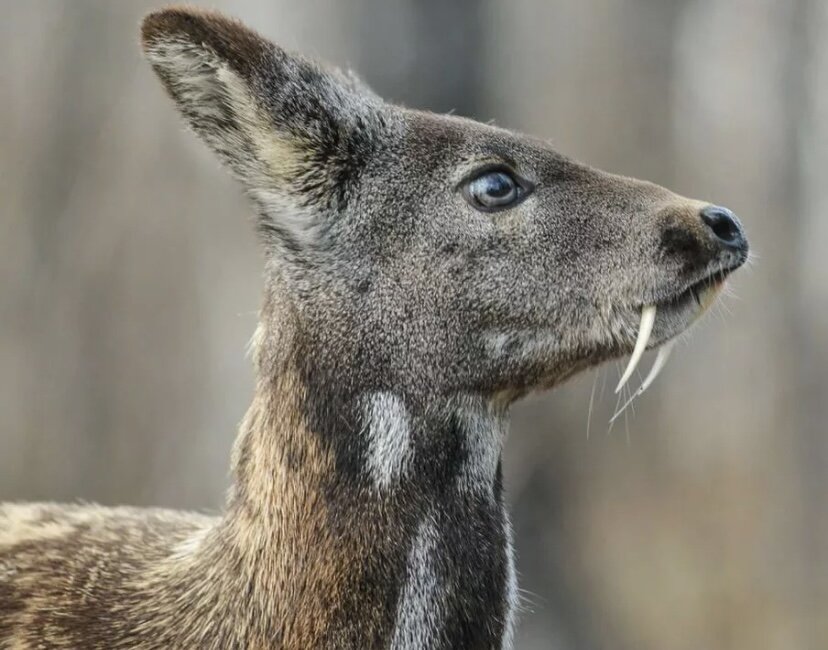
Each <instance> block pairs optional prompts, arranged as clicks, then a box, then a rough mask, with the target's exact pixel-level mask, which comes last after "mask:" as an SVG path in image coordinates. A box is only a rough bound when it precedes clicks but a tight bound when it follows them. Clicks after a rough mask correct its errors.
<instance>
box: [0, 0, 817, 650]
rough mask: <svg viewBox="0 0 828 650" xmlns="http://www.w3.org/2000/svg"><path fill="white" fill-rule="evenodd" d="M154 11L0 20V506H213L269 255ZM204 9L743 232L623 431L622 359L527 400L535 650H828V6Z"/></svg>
mask: <svg viewBox="0 0 828 650" xmlns="http://www.w3.org/2000/svg"><path fill="white" fill-rule="evenodd" d="M158 4H159V3H158V2H143V1H139V2H111V1H107V0H97V1H93V0H71V1H69V0H64V1H62V2H60V1H44V0H27V1H26V2H24V1H23V0H17V1H15V2H13V1H11V0H5V1H4V2H3V3H2V7H3V10H4V11H3V20H2V21H0V61H2V64H0V88H2V91H0V92H1V93H2V101H0V499H4V500H31V499H41V500H46V499H48V500H73V499H84V500H94V501H100V502H103V503H106V504H116V503H130V504H136V505H150V504H153V505H163V506H171V507H183V508H196V509H209V510H216V509H218V508H219V507H220V506H221V504H222V500H223V493H224V490H225V488H226V487H227V484H228V477H227V469H228V463H229V460H228V459H229V450H230V446H231V444H232V440H233V437H234V433H235V428H236V425H237V423H238V421H239V420H240V419H241V417H242V415H243V413H244V411H245V409H246V407H247V404H248V401H249V399H250V397H251V394H252V371H251V366H250V363H249V362H248V361H247V360H246V359H245V357H244V350H245V345H246V343H247V341H248V339H249V337H250V335H251V334H252V332H253V329H254V326H255V322H256V309H257V306H258V297H259V288H260V267H261V256H260V253H259V250H258V248H257V244H256V241H255V237H254V234H253V231H252V228H251V227H250V221H251V220H250V208H249V207H248V206H247V204H246V203H245V201H244V199H243V197H242V195H241V192H240V190H239V188H238V187H237V186H236V185H235V184H234V183H233V182H232V181H231V180H230V179H229V177H228V176H227V174H225V173H224V171H223V170H221V169H220V168H219V166H218V164H217V163H216V162H214V159H213V157H212V156H211V155H210V154H209V153H208V152H207V149H206V148H205V147H204V146H202V145H201V144H200V143H199V142H197V141H196V139H195V138H194V137H193V136H192V135H190V134H188V133H187V132H186V131H185V130H184V128H183V126H182V122H181V121H180V120H179V119H178V117H177V115H176V114H175V112H174V110H173V106H172V103H171V102H170V101H169V100H168V99H167V98H166V96H164V94H163V92H162V90H161V88H160V86H159V84H158V83H157V81H156V79H155V78H154V77H153V75H152V73H151V71H150V69H149V67H148V66H147V65H146V64H145V63H144V62H143V61H142V60H141V58H140V54H139V48H138V45H137V32H138V23H139V20H140V18H141V16H142V15H143V14H144V13H145V12H146V11H147V10H148V9H150V8H152V7H156V6H158ZM197 4H200V3H197ZM211 6H213V7H215V8H219V9H223V10H226V11H228V12H231V13H233V14H235V15H237V16H238V17H240V18H242V19H244V20H245V21H246V22H248V23H250V24H252V25H253V26H255V27H256V28H258V29H259V30H260V31H262V32H263V33H264V34H266V35H268V36H270V37H272V38H273V39H274V40H276V41H277V42H279V43H280V44H282V45H284V46H286V47H288V48H291V49H296V50H301V51H302V52H304V53H306V54H310V55H314V56H318V57H321V58H324V59H327V60H329V61H332V62H336V63H337V64H339V65H343V66H351V67H353V68H354V69H356V70H358V71H359V72H360V74H361V75H362V76H363V78H365V79H366V80H367V81H368V83H369V84H371V85H372V86H373V87H374V88H375V89H376V90H377V91H378V92H379V93H380V94H382V95H384V96H386V97H388V98H390V99H394V100H397V101H399V102H403V103H405V104H407V105H411V106H418V107H423V108H429V109H432V110H436V111H448V110H454V111H455V112H457V113H458V114H461V115H468V116H472V117H475V118H477V119H481V120H494V121H495V122H496V123H497V124H499V125H502V126H506V127H509V128H514V129H518V130H521V131H526V132H531V133H533V134H536V135H539V136H541V137H544V138H548V139H550V140H551V141H552V142H553V143H554V145H555V146H556V148H558V149H559V150H561V151H563V152H565V153H567V154H569V155H571V156H574V157H576V158H578V159H581V160H583V161H585V162H588V163H591V164H593V165H596V166H599V167H603V168H605V169H608V170H611V171H615V172H618V173H623V174H626V175H631V176H640V177H644V178H647V179H650V180H653V181H656V182H658V183H661V184H664V185H667V186H668V187H670V188H671V189H674V190H675V191H677V192H680V193H682V194H686V195H689V196H693V197H698V198H704V199H708V200H711V201H713V202H716V203H721V204H724V205H727V206H729V207H731V208H732V209H733V210H734V211H735V212H736V213H737V214H739V215H740V216H741V217H742V220H743V222H744V224H745V226H746V227H747V230H748V234H749V236H750V240H751V244H752V247H753V250H755V251H756V252H757V254H758V255H757V259H756V261H755V263H754V264H753V266H752V267H751V268H749V269H747V270H746V271H743V272H740V273H738V274H737V275H736V277H735V278H734V279H733V280H732V282H731V283H730V284H731V286H732V291H733V293H734V294H735V295H734V296H731V297H728V298H726V299H725V300H724V301H723V303H722V306H721V307H719V308H718V309H714V310H713V313H712V314H711V315H709V316H708V317H707V318H706V320H705V322H704V323H703V324H702V325H701V326H699V327H697V328H696V329H695V331H694V333H693V336H692V337H690V338H688V339H687V341H686V342H685V343H684V344H683V345H681V346H679V348H678V349H677V350H676V352H675V353H674V355H673V359H672V363H671V364H670V365H669V366H668V368H667V370H666V371H665V372H664V374H663V375H662V378H661V379H660V381H659V382H657V383H656V385H655V387H654V388H653V389H651V391H650V392H648V393H647V394H646V395H645V396H644V397H643V398H641V399H640V400H639V401H638V402H637V403H636V405H635V412H634V414H633V412H632V411H630V412H629V414H628V417H627V418H626V419H622V420H620V421H618V422H616V425H615V426H614V427H613V429H612V430H611V431H608V427H607V422H608V420H609V417H610V416H611V414H612V412H613V410H614V407H615V405H616V400H615V398H614V396H613V395H612V390H611V388H612V386H613V385H614V382H615V380H616V379H617V376H618V370H617V368H616V367H615V366H610V367H608V368H605V369H603V370H599V371H598V372H595V373H590V374H587V375H584V376H582V377H581V378H579V379H578V380H575V381H573V382H572V383H570V384H568V385H567V386H565V387H563V388H561V389H559V390H557V391H556V392H555V393H553V394H551V395H543V396H539V397H537V398H534V399H532V400H530V401H529V402H528V403H525V404H522V405H520V406H519V407H518V408H517V409H516V412H515V416H514V426H513V430H512V434H511V438H510V441H509V444H508V446H507V458H506V478H507V484H508V489H509V498H510V500H511V502H512V512H513V516H514V522H515V527H516V539H517V552H518V567H519V571H520V574H521V576H522V578H521V587H522V588H523V590H524V593H523V595H524V608H523V612H522V615H521V624H520V627H519V634H518V640H517V644H516V647H517V648H520V649H535V648H577V649H581V648H587V649H592V648H594V649H604V648H608V649H609V648H611V649H635V650H650V649H651V650H684V649H686V650H698V649H699V648H717V649H730V648H734V649H737V648H738V649H745V648H751V649H758V648H762V649H765V648H766V649H779V650H783V649H784V650H791V649H814V650H818V649H819V650H822V649H824V648H828V435H827V434H828V432H827V431H826V429H827V428H828V424H826V423H827V422H828V390H826V387H828V252H826V250H825V248H826V245H828V219H826V215H828V179H826V173H828V3H826V2H825V1H824V0H589V1H588V2H587V1H584V0H554V1H549V0H509V1H508V2H506V1H505V0H501V1H495V0H487V1H479V2H475V1H473V0H454V1H452V2H443V1H440V0H348V1H344V0H338V1H337V0H329V1H327V2H323V1H322V0H305V1H304V2H301V3H299V2H295V1H290V0H240V1H237V2H221V1H219V0H215V1H214V2H212V3H211ZM593 390H594V400H593V401H594V406H593V408H592V413H591V416H589V411H590V408H589V406H590V396H591V394H592V393H593ZM588 421H589V425H588Z"/></svg>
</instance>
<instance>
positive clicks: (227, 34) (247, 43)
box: [141, 6, 267, 70]
mask: <svg viewBox="0 0 828 650" xmlns="http://www.w3.org/2000/svg"><path fill="white" fill-rule="evenodd" d="M175 39H178V40H184V41H189V42H191V43H194V44H197V45H206V46H208V47H209V48H210V49H212V50H213V51H214V52H215V53H216V54H217V55H219V56H220V57H222V58H224V59H226V60H228V61H229V62H230V63H231V65H233V66H234V67H236V68H237V69H238V70H244V69H246V67H247V66H248V65H250V63H251V62H252V61H254V60H256V58H257V57H259V56H260V55H261V53H262V51H263V50H264V49H265V48H266V44H267V41H266V40H265V39H263V38H261V37H260V36H259V35H258V34H256V33H255V32H254V31H253V30H251V29H249V28H247V27H245V26H244V25H243V24H242V23H240V22H239V21H237V20H234V19H232V18H228V17H227V16H223V15H222V14H220V13H218V12H214V11H209V10H205V9H197V8H195V7H188V6H173V7H167V8H165V9H160V10H158V11H153V12H152V13H150V14H148V15H147V16H146V17H145V18H144V21H143V22H142V23H141V45H142V47H143V48H144V51H148V50H150V49H152V48H153V46H155V45H159V44H163V42H164V41H171V40H175Z"/></svg>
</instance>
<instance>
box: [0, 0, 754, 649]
mask: <svg viewBox="0 0 828 650" xmlns="http://www.w3.org/2000/svg"><path fill="white" fill-rule="evenodd" d="M142 43H143V49H144V52H145V54H146V57H147V58H148V59H149V62H150V63H151V64H152V67H153V69H154V70H155V72H156V73H157V75H158V76H159V77H160V79H161V81H162V82H163V85H164V87H165V88H166V90H167V92H168V93H169V95H170V96H171V97H172V99H173V100H174V101H175V104H176V105H177V107H178V109H179V111H180V112H181V113H182V114H183V116H184V117H185V118H186V121H187V122H188V123H189V125H190V126H191V127H192V129H193V130H194V131H195V132H196V133H197V134H198V135H199V136H200V137H201V138H202V139H203V140H204V141H205V142H206V143H207V145H209V147H210V148H211V149H212V150H213V151H214V152H215V153H216V154H218V156H219V157H220V158H221V160H223V161H224V163H225V164H226V165H227V166H228V167H229V168H230V170H232V172H233V173H234V174H235V176H236V177H238V179H239V180H240V181H241V183H242V184H243V185H244V187H245V188H246V190H247V192H248V193H249V195H250V197H251V199H252V201H253V202H254V203H255V205H256V207H257V212H258V219H257V224H258V230H259V232H260V234H261V239H262V242H263V248H264V251H265V267H266V272H265V288H264V298H263V303H262V306H261V312H260V317H261V318H260V324H259V326H258V329H257V332H256V335H255V337H254V340H253V350H254V355H253V356H254V359H255V366H256V370H257V384H256V390H255V396H254V399H253V403H252V406H251V407H250V409H249V411H248V413H247V415H246V417H245V418H244V420H243V422H242V424H241V425H240V432H239V435H238V439H237V441H236V444H235V448H234V452H233V458H232V473H233V485H232V488H231V490H230V492H229V495H228V498H227V504H226V509H225V512H224V514H223V515H222V516H221V517H218V518H210V517H205V516H200V515H193V514H187V513H179V512H171V511H164V510H140V509H130V508H103V507H96V506H59V505H49V504H43V505H26V504H21V505H6V506H3V507H2V508H0V647H2V648H16V649H17V648H99V649H107V650H115V649H121V648H146V649H161V648H216V649H218V648H221V649H228V648H381V647H382V648H389V647H390V648H396V649H402V648H460V647H468V648H502V647H509V646H510V644H511V637H512V628H513V624H514V623H513V621H514V614H515V607H516V604H517V599H518V595H517V587H516V584H515V570H514V560H513V556H512V542H511V532H510V524H509V518H508V516H507V513H506V511H505V508H504V498H503V489H502V477H501V448H502V446H503V443H504V438H505V436H506V430H507V421H508V413H509V408H510V405H511V404H512V403H513V402H515V400H517V399H519V398H520V397H521V396H523V395H525V394H526V393H528V392H530V391H533V390H536V389H544V388H550V387H553V386H555V385H556V384H558V383H559V382H561V381H563V380H564V379H566V378H567V377H569V376H571V375H572V374H573V373H576V372H578V371H580V370H583V369H585V368H588V367H591V366H594V365H596V364H599V363H601V362H603V361H606V360H609V359H614V358H618V357H621V356H623V355H626V354H629V353H631V352H632V353H633V357H632V360H631V363H630V371H631V369H632V367H633V366H634V365H635V363H637V361H638V358H639V357H640V353H641V352H642V351H643V349H644V348H647V347H649V348H656V347H659V346H664V344H667V343H668V342H669V341H671V340H672V339H673V338H674V337H675V336H676V335H678V334H679V333H681V332H682V331H684V330H685V329H686V328H687V327H688V326H689V325H690V324H691V323H692V322H693V321H694V320H695V319H696V318H697V317H698V316H699V315H700V314H701V313H702V312H703V311H704V309H705V307H706V306H707V305H708V304H709V303H710V302H711V301H712V300H713V299H714V298H715V296H716V294H717V292H718V290H719V288H720V287H721V284H722V282H723V281H724V278H725V276H727V275H728V274H729V273H730V272H731V271H733V270H734V269H736V268H737V267H739V266H740V265H741V264H742V263H743V262H744V261H745V259H746V256H747V250H748V246H747V241H746V239H745V236H744V234H743V231H742V228H741V226H740V224H739V222H738V220H737V219H736V218H735V217H734V216H733V215H732V213H731V212H730V211H728V210H727V209H724V208H721V207H716V206H713V205H709V204H706V203H703V202H699V201H693V200H689V199H686V198H682V197H680V196H677V195H676V194H673V193H671V192H669V191H668V190H666V189H663V188H661V187H659V186H657V185H653V184H651V183H647V182H643V181H639V180H634V179H630V178H623V177H619V176H615V175H612V174H608V173H605V172H602V171H599V170H596V169H592V168H590V167H587V166H585V165H583V164H579V163H577V162H574V161H572V160H570V159H568V158H566V157H564V156H562V155H560V154H559V153H557V152H555V151H554V150H552V149H551V148H550V147H549V146H548V145H547V144H546V143H544V142H541V141H538V140H535V139H532V138H529V137H525V136H522V135H517V134H515V133H512V132H509V131H505V130H503V129H499V128H495V127H493V126H489V125H485V124H479V123H477V122H473V121H471V120H468V119H462V118H459V117H454V116H443V115H434V114H430V113H426V112H421V111H416V110H411V109H407V108H402V107H399V106H394V105H391V104H388V103H386V102H384V101H383V100H382V99H380V98H379V97H378V96H377V95H375V94H374V93H373V92H371V90H369V89H368V88H367V87H366V86H365V85H363V84H362V83H361V82H360V81H359V80H358V79H357V78H355V77H354V76H352V75H351V74H348V73H343V72H340V71H338V70H335V69H330V68H327V67H323V66H320V65H318V64H315V63H313V62H311V61H309V60H307V59H304V58H302V57H300V56H297V55H294V54H289V53H287V52H285V51H284V50H282V49H280V48H279V47H277V46H276V45H274V44H272V43H270V42H269V41H267V40H265V39H264V38H263V37H261V36H260V35H258V34H257V33H256V32H254V31H252V30H250V29H248V28H246V27H244V26H243V25H241V24H240V23H238V22H236V21H234V20H231V19H228V18H225V17H223V16H221V15H218V14H215V13H210V12H205V11H200V10H195V9H189V8H171V9H166V10H162V11H159V12H157V13H153V14H150V15H149V16H148V17H147V18H146V19H145V20H144V23H143V28H142ZM661 349H662V350H665V349H667V348H666V347H662V348H661ZM665 358H666V353H663V352H662V353H661V354H660V355H659V357H658V358H657V362H656V368H655V372H657V370H658V368H659V367H660V366H661V365H663V362H664V360H665ZM626 375H627V376H629V372H628V373H626ZM651 379H652V378H651V377H650V378H648V379H647V380H646V381H645V384H648V383H649V382H650V381H651Z"/></svg>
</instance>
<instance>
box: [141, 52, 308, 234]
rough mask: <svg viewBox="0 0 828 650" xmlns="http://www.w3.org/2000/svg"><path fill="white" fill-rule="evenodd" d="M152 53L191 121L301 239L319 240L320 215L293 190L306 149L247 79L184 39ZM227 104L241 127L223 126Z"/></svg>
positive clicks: (265, 206)
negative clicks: (277, 123) (274, 119)
mask: <svg viewBox="0 0 828 650" xmlns="http://www.w3.org/2000/svg"><path fill="white" fill-rule="evenodd" d="M147 57H148V58H149V60H150V61H151V62H152V63H153V64H154V65H156V66H158V67H160V68H162V69H163V70H164V72H165V75H166V77H167V79H168V80H169V83H170V84H172V86H173V87H174V89H175V92H176V94H177V95H178V99H177V102H178V104H179V108H180V110H181V112H182V113H183V114H184V116H185V117H186V118H187V119H188V120H189V122H190V125H191V127H192V128H193V129H194V130H195V131H196V132H197V133H198V135H199V136H200V137H201V138H203V139H204V140H205V141H206V142H207V144H208V145H209V146H210V147H211V148H212V149H213V150H215V151H216V152H217V153H218V154H219V156H220V157H221V158H222V159H223V160H224V162H225V163H226V164H227V165H228V166H229V167H230V168H231V169H232V170H233V172H234V173H235V174H236V176H237V177H238V178H239V180H241V181H242V183H244V184H245V186H247V188H248V191H249V192H250V193H251V194H252V195H253V198H254V199H255V200H256V201H257V202H258V203H259V205H261V206H262V208H263V209H265V210H266V211H267V213H268V216H269V217H270V218H272V219H274V220H277V221H278V223H279V224H280V225H282V226H283V227H284V228H285V230H286V231H288V232H290V233H292V234H293V236H294V238H295V239H296V240H297V242H299V243H300V244H312V243H313V242H314V241H316V240H317V239H318V230H319V227H320V218H319V215H317V214H315V213H313V212H312V211H311V210H309V209H308V208H304V207H302V205H301V203H300V202H299V201H298V200H296V197H295V195H293V194H292V193H291V179H293V178H295V177H296V176H297V175H298V174H301V173H302V171H303V170H302V163H301V153H300V151H299V149H298V148H297V146H296V143H295V142H294V141H293V140H292V138H291V137H290V136H285V135H283V134H282V133H280V132H279V131H278V130H277V129H276V128H275V127H274V126H273V124H272V123H271V121H270V119H269V118H268V116H267V115H266V114H264V113H263V111H262V109H261V108H260V107H259V105H258V103H257V102H256V100H255V98H254V97H253V95H252V94H251V91H250V87H249V86H248V84H247V83H246V82H245V81H244V79H242V78H241V77H240V76H239V75H238V74H236V73H235V72H234V71H233V70H232V69H231V68H230V67H229V66H228V64H227V63H225V62H224V61H222V60H221V59H220V58H219V57H218V56H216V54H215V53H213V52H212V51H211V50H209V49H208V48H205V47H201V46H197V45H194V44H193V43H191V42H189V41H186V40H184V39H169V40H163V41H158V42H156V43H154V44H153V45H152V46H151V47H149V48H148V49H147ZM227 107H230V110H231V111H232V113H233V118H234V121H235V124H236V125H237V126H238V129H234V128H222V127H221V126H219V125H220V124H221V122H222V120H223V118H224V117H226V115H225V112H226V109H227ZM211 122H213V123H214V124H212V125H211ZM250 145H252V147H253V152H252V153H253V155H252V156H251V152H250V151H249V148H250Z"/></svg>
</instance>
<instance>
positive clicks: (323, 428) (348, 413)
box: [221, 355, 515, 648]
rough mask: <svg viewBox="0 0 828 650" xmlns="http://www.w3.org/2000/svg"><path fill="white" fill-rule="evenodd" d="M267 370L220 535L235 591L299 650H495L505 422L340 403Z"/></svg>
mask: <svg viewBox="0 0 828 650" xmlns="http://www.w3.org/2000/svg"><path fill="white" fill-rule="evenodd" d="M281 358H282V361H280V362H279V364H278V367H274V366H273V365H271V366H270V367H267V368H261V366H262V365H263V364H262V363H261V362H260V370H262V373H261V377H262V379H260V380H259V383H258V387H257V393H256V398H255V400H254V402H253V404H252V406H251V408H250V410H249V412H248V414H247V416H246V418H245V420H244V422H243V423H242V426H241V431H240V435H239V438H238V440H237V443H236V447H235V450H234V457H233V475H234V485H233V488H232V490H231V495H230V498H229V504H228V506H229V507H228V511H227V514H226V516H225V518H224V521H223V523H222V525H221V539H222V540H223V544H225V545H227V546H229V547H231V548H230V549H228V552H227V553H226V555H227V556H228V557H233V558H243V561H242V564H244V565H245V567H246V571H248V572H249V574H250V576H252V577H251V581H252V583H253V584H252V585H248V587H247V589H248V590H249V591H250V590H252V592H253V593H256V594H258V598H256V600H257V602H264V603H270V604H272V607H274V608H275V611H274V610H271V612H270V615H271V616H272V617H274V618H275V619H277V620H278V621H279V624H278V625H279V629H280V630H281V631H282V632H284V631H285V630H293V632H292V633H290V636H291V638H301V639H302V643H306V644H308V647H310V645H314V646H322V647H324V646H326V645H328V644H329V645H333V646H337V647H350V645H353V646H354V647H368V646H371V647H373V645H372V642H376V643H378V644H385V645H387V643H388V641H389V640H391V641H392V644H391V645H392V647H395V648H408V647H412V648H413V647H423V648H430V647H466V646H468V647H501V645H502V644H503V642H504V638H506V637H508V636H509V635H510V629H511V617H512V610H513V606H514V599H515V584H514V569H513V566H512V557H511V547H510V537H511V533H510V529H509V522H508V518H507V515H506V513H505V510H504V507H503V497H502V489H501V446H502V443H503V438H504V435H505V432H506V417H505V414H504V413H503V412H502V411H499V410H498V409H496V408H495V407H494V406H493V405H492V404H491V403H490V402H489V401H487V400H486V399H484V398H483V397H482V396H479V395H473V394H461V393H457V394H452V395H448V396H443V397H440V398H434V399H431V400H422V399H410V398H409V397H408V396H406V395H405V394H404V393H403V392H398V391H394V390H346V391H343V390H341V389H339V388H337V386H341V385H342V383H336V382H327V381H325V380H324V379H321V380H320V378H324V373H321V372H320V371H319V369H318V368H315V367H309V366H308V365H307V364H308V358H309V357H308V355H304V357H303V358H299V355H285V356H283V357H281ZM344 383H346V384H347V383H348V382H344ZM283 598H285V599H286V600H285V601H282V599H283ZM283 604H284V606H283ZM284 633H285V634H288V633H287V632H284ZM283 641H284V642H285V643H287V642H288V641H289V639H288V638H284V639H283ZM366 644H367V645H366Z"/></svg>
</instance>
